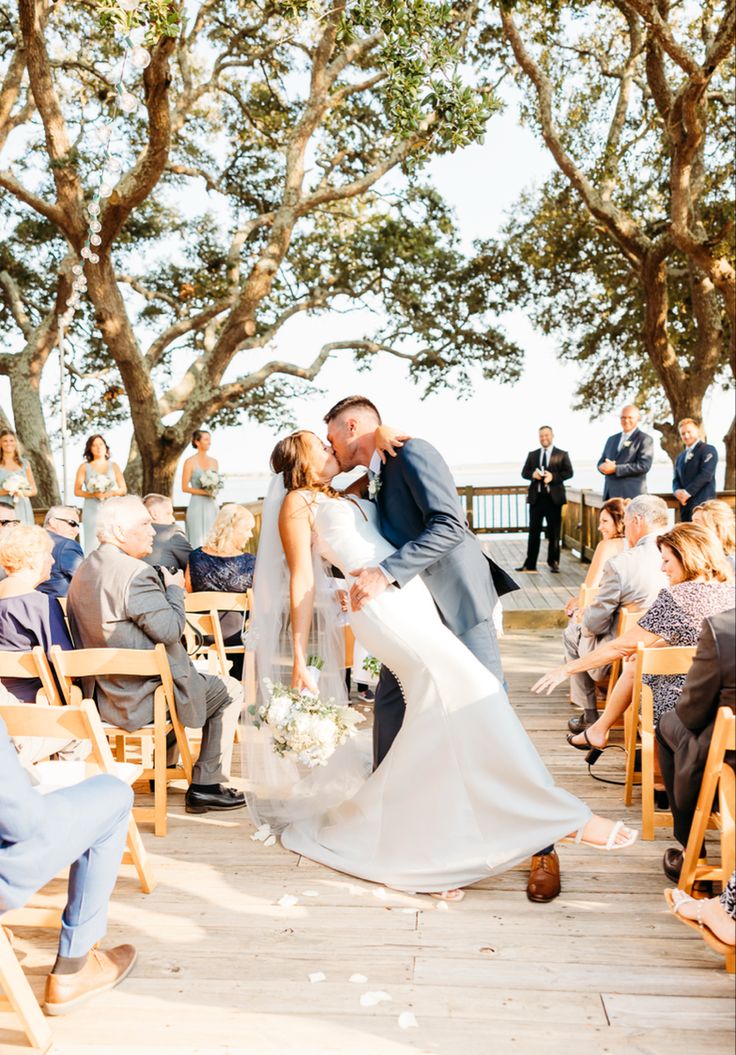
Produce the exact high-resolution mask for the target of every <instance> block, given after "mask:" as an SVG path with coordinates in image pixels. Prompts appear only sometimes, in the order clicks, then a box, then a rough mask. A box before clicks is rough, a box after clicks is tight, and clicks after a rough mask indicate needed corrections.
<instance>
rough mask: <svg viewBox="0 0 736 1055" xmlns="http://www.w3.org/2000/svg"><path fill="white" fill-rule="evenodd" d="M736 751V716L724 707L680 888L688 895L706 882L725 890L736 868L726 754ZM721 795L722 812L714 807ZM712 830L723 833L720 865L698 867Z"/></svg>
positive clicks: (735, 809)
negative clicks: (696, 885)
mask: <svg viewBox="0 0 736 1055" xmlns="http://www.w3.org/2000/svg"><path fill="white" fill-rule="evenodd" d="M727 751H736V715H735V714H734V713H733V711H732V710H731V708H730V707H720V708H719V709H718V713H717V715H716V720H715V724H714V726H713V738H712V739H711V742H710V748H709V750H708V758H707V759H706V762H705V770H704V772H703V780H702V782H701V785H700V794H699V795H698V803H697V806H696V807H695V815H694V817H693V823H692V825H691V828H690V836H689V838H688V841H687V846H686V848H685V856H684V858H683V862H682V871H681V872H680V882H679V884H678V885H679V887H680V889H681V890H684V891H685V892H686V893H687V894H689V893H691V892H692V888H693V884H694V883H695V882H696V881H699V880H703V879H715V880H719V881H720V883H721V884H722V885H723V886H725V885H726V883H727V882H728V880H729V879H730V878H731V874H732V873H733V870H734V867H736V824H735V821H734V817H735V816H736V775H735V774H734V771H733V768H732V767H731V766H730V765H729V764H728V762H726V760H725V758H726V752H727ZM716 792H717V793H718V808H717V811H716V812H714V811H713V804H714V800H715V797H716ZM709 827H714V828H720V831H721V863H720V865H712V864H708V862H707V861H706V862H704V863H701V864H698V858H699V857H700V851H701V847H702V846H703V842H704V841H705V833H706V830H707V829H708V828H709Z"/></svg>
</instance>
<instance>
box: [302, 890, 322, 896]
mask: <svg viewBox="0 0 736 1055" xmlns="http://www.w3.org/2000/svg"><path fill="white" fill-rule="evenodd" d="M302 897H319V890H302Z"/></svg>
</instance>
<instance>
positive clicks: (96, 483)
mask: <svg viewBox="0 0 736 1055" xmlns="http://www.w3.org/2000/svg"><path fill="white" fill-rule="evenodd" d="M114 487H115V483H114V482H113V481H112V480H111V479H110V477H109V476H106V475H103V473H92V475H91V476H90V477H89V479H88V480H87V483H86V484H85V489H86V490H87V491H88V492H89V493H90V494H91V495H104V494H106V493H107V491H112V489H113V488H114Z"/></svg>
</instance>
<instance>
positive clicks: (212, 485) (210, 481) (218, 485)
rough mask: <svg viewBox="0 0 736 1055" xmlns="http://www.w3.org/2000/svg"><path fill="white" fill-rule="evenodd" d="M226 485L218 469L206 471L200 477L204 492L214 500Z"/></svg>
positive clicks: (200, 484)
mask: <svg viewBox="0 0 736 1055" xmlns="http://www.w3.org/2000/svg"><path fill="white" fill-rule="evenodd" d="M224 483H225V481H224V480H223V479H222V477H221V476H220V474H219V473H218V471H217V469H205V471H204V472H203V473H202V474H201V475H200V477H199V486H200V487H201V488H202V490H203V491H207V492H208V494H209V495H210V497H212V498H214V497H215V495H216V494H217V492H218V491H221V490H222V488H223V485H224Z"/></svg>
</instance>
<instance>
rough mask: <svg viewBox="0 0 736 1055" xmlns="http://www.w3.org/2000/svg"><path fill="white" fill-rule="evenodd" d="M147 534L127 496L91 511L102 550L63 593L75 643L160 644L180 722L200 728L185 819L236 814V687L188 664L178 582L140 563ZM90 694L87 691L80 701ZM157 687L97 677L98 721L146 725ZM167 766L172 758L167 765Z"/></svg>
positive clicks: (139, 508)
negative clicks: (231, 782) (231, 784)
mask: <svg viewBox="0 0 736 1055" xmlns="http://www.w3.org/2000/svg"><path fill="white" fill-rule="evenodd" d="M153 537H154V532H153V525H152V524H151V516H150V514H149V512H148V510H147V509H146V507H145V506H144V505H143V502H142V501H141V499H140V498H136V497H134V496H133V495H127V496H125V497H121V498H110V499H109V500H108V501H107V502H105V503H104V504H103V506H102V508H101V509H100V511H99V513H98V514H97V540H98V542H99V546H98V547H97V549H95V550H93V551H92V552H91V553H90V554H89V556H88V557H86V558H85V559H84V560H83V561H82V563H81V564H80V566H79V568H78V569H77V573H76V575H75V576H74V579H73V581H72V584H71V587H70V589H69V595H68V608H67V612H68V615H69V625H70V626H71V630H72V636H73V637H74V641H75V643H76V644H77V646H78V647H80V648H147V649H151V648H153V647H154V645H156V644H157V643H159V642H161V643H162V644H164V645H165V646H166V652H167V655H168V658H169V665H170V667H171V675H172V678H173V681H174V693H175V697H176V706H177V710H178V713H179V717H180V719H181V722H182V725H185V726H188V727H189V728H190V729H200V728H201V729H202V748H201V750H200V753H199V758H198V759H197V761H196V763H195V765H194V780H193V782H192V784H191V785H190V787H189V789H188V791H187V794H186V809H187V812H188V813H205V812H206V811H207V810H233V809H240V808H241V807H243V806H244V805H245V796H244V795H243V793H242V792H240V791H236V790H235V789H234V788H228V787H224V786H223V783H222V782H223V781H224V780H227V779H228V776H229V773H230V762H231V759H232V751H233V738H234V736H235V727H236V725H237V722H238V717H239V715H240V710H241V706H242V697H243V690H242V687H241V685H240V684H239V683H238V682H237V681H235V679H234V678H221V677H218V676H215V675H209V674H200V673H199V672H198V671H197V670H195V668H194V666H193V665H192V662H191V660H190V659H189V656H188V655H187V653H186V649H185V648H184V645H183V644H182V640H181V639H182V634H183V633H184V624H185V621H186V620H185V616H184V576H183V575H182V573H181V572H177V573H176V574H175V575H174V574H172V573H171V572H169V571H167V570H166V569H165V568H163V569H162V570H161V578H159V576H158V574H157V572H156V571H155V570H154V569H153V568H152V567H151V566H150V565H148V564H146V563H145V562H144V561H143V559H142V558H143V557H145V556H147V555H148V554H149V553H150V552H151V547H152V546H153ZM162 580H163V581H162ZM90 688H92V686H89V687H85V695H86V694H87V693H88V692H89V689H90ZM154 688H155V683H154V682H152V681H151V680H150V679H149V680H146V679H142V678H135V677H130V678H127V677H111V678H105V677H99V678H96V679H95V682H94V698H95V699H96V701H97V706H98V708H99V711H100V714H101V715H102V717H103V718H104V719H105V721H108V722H112V723H114V724H115V725H119V726H120V727H121V728H123V729H128V730H131V731H132V730H134V729H140V728H141V726H143V725H147V724H148V723H149V722H151V721H153V694H154ZM171 750H172V751H174V752H175V750H176V746H175V745H173V746H172V747H171ZM174 760H175V756H174V757H172V756H171V755H170V756H169V762H170V763H173V761H174Z"/></svg>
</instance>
